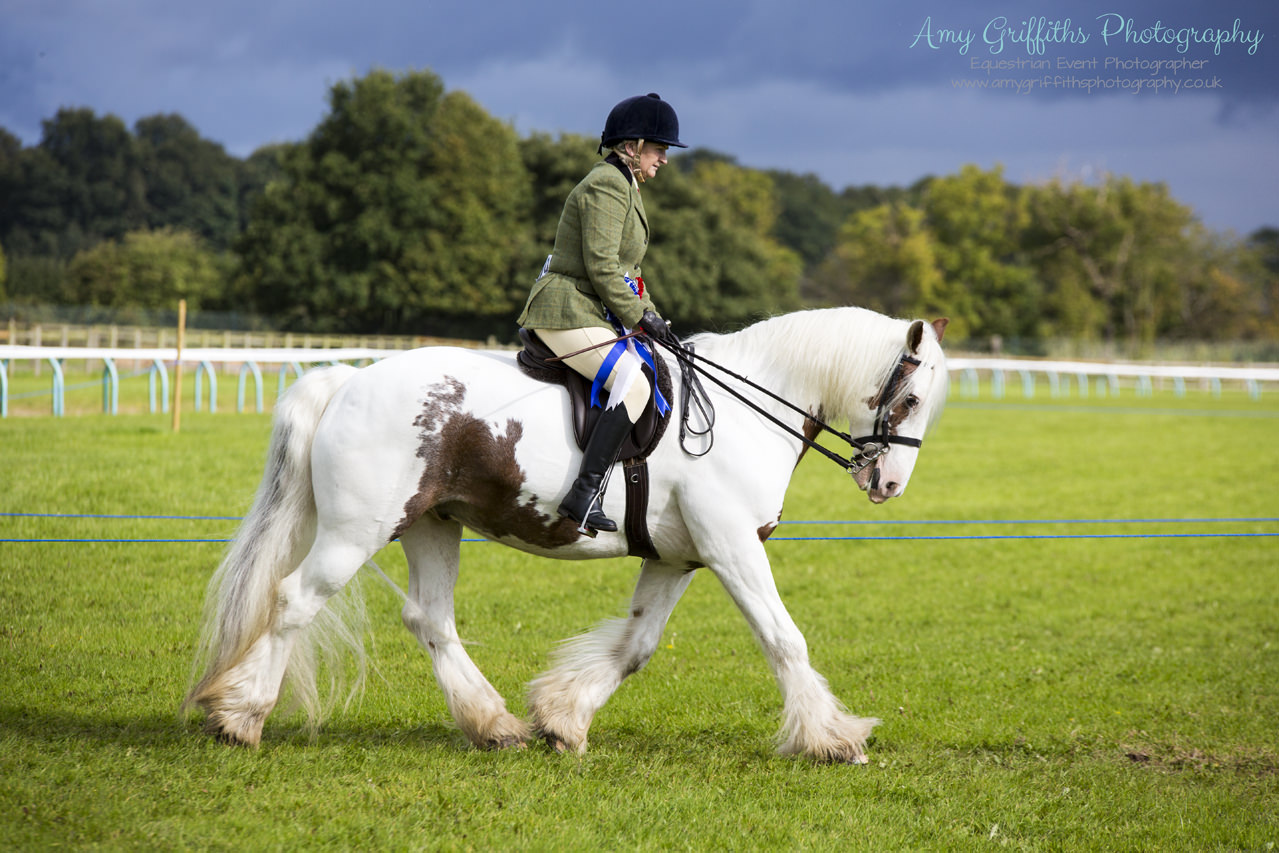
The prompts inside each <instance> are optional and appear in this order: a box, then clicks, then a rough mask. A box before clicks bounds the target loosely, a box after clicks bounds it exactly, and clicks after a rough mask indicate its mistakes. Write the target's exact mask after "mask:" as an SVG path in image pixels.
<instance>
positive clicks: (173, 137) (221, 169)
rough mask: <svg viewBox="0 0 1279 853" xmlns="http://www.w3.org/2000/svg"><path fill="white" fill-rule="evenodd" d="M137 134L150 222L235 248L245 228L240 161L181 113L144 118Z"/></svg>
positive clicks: (222, 247)
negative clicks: (233, 244) (204, 136)
mask: <svg viewBox="0 0 1279 853" xmlns="http://www.w3.org/2000/svg"><path fill="white" fill-rule="evenodd" d="M134 134H135V137H136V139H137V146H138V157H139V161H140V163H141V166H142V169H143V172H144V174H145V188H146V190H145V191H146V203H147V210H146V220H147V225H148V226H149V227H150V228H162V227H169V228H177V229H180V230H185V231H191V232H193V233H196V234H199V235H200V236H201V237H203V238H204V239H205V240H207V241H209V243H210V244H212V245H213V246H214V247H215V248H218V249H226V248H229V247H230V245H231V242H232V241H233V240H234V239H235V237H236V235H237V234H238V233H239V231H240V216H239V209H238V203H237V197H238V195H239V191H240V187H239V175H238V172H239V169H238V168H237V161H236V160H235V159H234V158H233V157H231V156H230V155H228V154H227V153H226V151H225V150H224V149H223V148H222V146H221V145H218V144H217V143H216V142H210V141H209V140H207V139H202V138H201V137H200V134H199V133H198V132H197V131H196V129H195V128H194V127H192V126H191V125H190V124H189V123H187V121H186V119H184V118H182V117H181V116H179V115H154V116H149V117H147V118H143V119H140V120H138V122H137V123H136V124H135V125H134Z"/></svg>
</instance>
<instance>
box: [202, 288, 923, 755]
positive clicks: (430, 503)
mask: <svg viewBox="0 0 1279 853" xmlns="http://www.w3.org/2000/svg"><path fill="white" fill-rule="evenodd" d="M944 328H945V321H936V322H934V323H932V324H929V323H926V322H924V321H921V320H916V321H914V322H909V321H905V320H896V319H891V318H888V317H884V316H882V315H879V314H875V313H873V312H870V311H865V310H861V309H855V308H841V309H829V310H820V311H805V312H799V313H795V314H789V315H785V316H782V317H776V318H773V319H771V320H767V321H765V322H762V323H759V324H756V325H754V326H751V327H749V328H747V329H745V330H743V331H740V332H737V333H735V334H730V335H699V336H697V337H695V338H694V339H692V340H693V342H694V343H695V344H696V350H697V353H698V355H699V357H705V358H706V359H708V360H710V361H713V362H717V363H719V364H724V365H730V366H732V368H733V369H734V370H736V371H738V372H740V373H742V374H745V375H746V376H748V377H749V378H750V379H751V380H753V381H754V382H755V383H757V384H758V385H760V386H762V387H764V388H768V389H771V390H773V391H776V392H778V393H779V394H781V395H783V396H784V397H785V398H786V399H787V400H789V401H791V402H792V403H794V404H795V405H796V406H798V407H799V409H800V410H801V411H803V412H807V413H809V415H811V416H812V417H814V418H816V417H821V418H824V419H839V420H844V419H846V420H847V421H848V422H849V424H850V434H851V435H853V436H858V435H866V434H868V433H870V432H871V430H872V429H874V430H875V431H876V432H877V433H878V432H880V431H881V429H882V431H883V432H884V433H885V434H888V433H891V434H893V435H896V436H901V437H903V438H904V439H906V443H902V444H894V445H892V450H891V452H889V453H887V454H885V455H883V456H881V457H880V458H878V459H877V460H876V461H875V462H874V463H873V464H872V465H868V466H867V467H866V468H865V469H864V470H863V471H861V472H860V473H859V474H858V475H857V477H856V479H857V482H858V485H859V486H860V487H861V488H862V489H864V490H866V491H867V492H868V493H869V496H870V499H871V500H872V501H873V502H876V503H880V502H882V501H884V500H887V499H888V498H892V497H896V496H897V495H900V494H901V493H902V492H903V491H904V490H905V488H906V484H907V482H908V481H909V479H910V475H911V471H912V470H913V468H914V465H915V460H916V458H917V456H918V452H919V451H918V447H917V444H916V446H912V445H911V443H910V441H909V439H911V438H913V439H917V440H922V438H923V436H924V433H925V431H926V430H927V428H928V426H929V425H930V424H931V423H932V422H933V421H934V420H935V419H936V418H937V416H938V415H939V414H940V412H941V409H942V407H943V405H944V403H945V399H946V391H947V372H946V364H945V359H944V356H943V355H942V351H941V347H940V346H939V342H940V339H941V334H942V332H943V330H944ZM908 362H909V365H908V367H907V369H905V370H903V369H902V368H903V366H904V365H907V364H908ZM916 362H917V363H916ZM894 377H895V378H894ZM890 380H891V381H890ZM890 385H891V386H892V387H891V389H890V387H889V386H890ZM889 390H891V399H885V396H886V394H887V393H888V391H889ZM710 395H711V398H712V400H713V402H714V405H715V406H716V407H717V409H718V412H719V417H718V424H717V426H716V427H715V443H714V446H713V448H712V449H711V450H710V452H708V453H706V455H704V456H701V457H693V456H690V455H688V454H687V453H686V452H685V451H684V450H682V449H681V446H680V443H679V442H678V441H677V440H676V439H675V438H674V437H670V436H668V437H667V438H666V440H665V441H664V442H663V443H661V444H659V445H658V447H657V448H656V450H655V451H654V452H653V454H652V455H651V457H650V458H649V467H650V469H651V471H652V482H651V484H650V495H649V507H648V510H649V512H648V518H649V527H650V532H651V535H652V540H653V544H654V545H655V546H656V549H657V552H658V553H659V554H660V555H661V559H649V560H645V561H644V563H643V566H642V568H641V571H640V576H639V580H638V583H637V585H636V588H635V593H634V596H633V598H632V600H631V606H630V610H629V613H628V615H627V616H626V617H625V618H622V619H616V620H611V621H606V622H604V623H603V624H601V625H600V626H599V627H597V628H595V629H594V630H592V631H590V632H588V633H587V634H585V635H583V636H580V637H577V638H575V639H573V640H570V641H568V642H567V643H566V644H565V645H564V646H563V648H562V649H561V651H560V654H559V656H558V657H557V659H556V661H555V664H554V666H553V667H552V668H551V669H550V670H549V671H548V672H546V673H545V674H543V675H541V676H539V677H537V678H536V679H534V681H533V682H532V684H531V685H530V688H529V693H528V707H529V711H530V717H531V719H530V720H529V721H528V722H526V721H525V720H523V719H521V718H520V717H517V716H515V715H513V714H511V713H510V712H509V711H508V710H507V708H506V704H505V702H504V701H503V699H502V697H501V696H500V695H499V694H498V693H497V691H496V690H494V689H493V687H492V686H491V685H490V684H489V682H488V681H487V680H486V679H485V677H484V676H483V674H481V673H480V671H479V669H478V668H477V667H476V666H475V664H474V663H473V662H472V660H471V658H470V657H469V656H468V655H467V653H466V650H465V648H464V647H463V645H462V642H461V640H460V639H459V638H458V634H457V630H456V627H455V624H454V616H453V588H454V584H455V582H456V580H457V575H458V563H459V559H460V544H459V543H460V541H461V539H462V529H463V526H464V525H465V526H466V527H469V528H471V529H472V530H475V531H478V532H480V533H482V534H483V535H484V536H486V537H488V538H490V539H492V540H495V541H497V542H501V543H502V544H505V545H509V546H511V547H513V548H518V549H520V550H522V551H526V552H528V553H531V554H538V555H542V556H547V557H555V558H558V559H573V560H579V559H591V558H595V557H617V556H621V555H625V554H626V553H627V542H626V539H625V536H624V535H623V533H622V532H619V533H611V534H610V533H602V534H600V535H599V536H598V537H595V538H588V537H585V536H583V535H581V534H580V533H579V532H578V530H577V527H576V524H575V523H574V522H572V521H570V520H568V519H564V518H561V517H560V516H559V515H558V514H557V513H556V509H555V508H556V505H557V504H558V502H559V500H560V498H561V496H562V495H563V494H564V492H565V490H567V489H568V487H569V485H570V483H571V481H572V479H573V475H574V473H575V472H576V471H577V467H578V465H577V460H578V450H577V448H576V445H575V444H574V442H573V437H572V435H571V430H570V428H569V426H568V395H567V392H566V391H565V390H564V389H563V388H562V387H560V386H556V385H550V384H545V383H541V382H537V381H535V380H533V379H530V378H528V377H526V376H525V375H524V374H523V373H522V372H521V371H520V370H519V369H518V368H517V367H516V365H515V359H514V356H513V354H510V353H496V352H482V351H474V350H464V349H454V348H445V347H433V348H425V349H419V350H413V351H410V352H406V353H403V354H399V355H396V356H394V357H391V358H388V359H386V360H384V361H380V362H377V363H375V364H372V365H370V366H369V367H365V368H363V369H359V370H357V369H355V368H352V367H348V366H343V365H339V366H334V367H328V368H322V369H317V370H314V371H311V372H308V373H307V374H306V375H305V376H303V377H302V379H301V380H299V381H298V382H297V383H296V384H295V385H294V386H293V387H292V388H290V389H289V391H288V393H287V394H286V395H285V396H284V397H283V398H282V399H281V400H280V402H279V404H278V406H277V408H276V415H275V426H274V430H273V433H272V437H271V444H270V449H269V450H268V458H267V467H266V472H265V474H264V476H263V480H262V484H261V486H260V488H259V491H258V494H257V497H256V499H255V501H254V503H253V506H252V508H251V510H250V511H249V513H248V515H247V516H246V518H245V520H244V522H243V525H242V527H241V528H240V531H239V534H238V535H237V536H236V538H235V541H234V542H233V544H232V545H231V547H230V549H229V551H228V553H227V555H226V557H225V559H224V560H223V562H222V564H221V566H220V567H219V568H218V570H217V572H216V573H215V575H214V577H213V579H212V581H211V582H210V585H209V593H208V601H207V603H206V619H205V630H204V635H203V642H202V654H201V659H200V661H199V666H200V667H201V671H202V673H203V675H202V676H201V677H200V678H199V680H198V683H197V684H196V685H195V686H194V687H193V688H192V690H191V692H190V694H189V695H188V697H187V700H186V703H185V706H184V707H190V706H192V705H199V706H200V707H201V708H203V709H204V711H205V713H206V715H207V726H208V728H209V730H210V731H211V732H213V733H214V734H216V735H217V736H218V737H220V738H222V739H224V740H227V741H230V742H233V743H242V744H250V745H256V744H257V743H258V742H259V740H260V738H261V733H262V725H263V722H264V720H265V719H266V717H267V715H268V714H269V713H270V712H271V710H272V709H273V708H274V707H275V704H276V701H277V699H278V697H279V696H280V693H281V689H282V686H283V684H284V682H285V681H286V680H287V681H288V682H289V685H290V686H291V688H292V690H293V695H294V697H295V699H296V700H297V701H299V702H300V703H301V704H302V706H303V707H304V708H305V709H306V710H307V712H308V713H309V714H310V718H311V720H312V722H313V723H314V722H315V720H316V719H317V718H318V716H319V714H320V712H321V707H320V701H319V696H318V691H317V688H316V672H317V669H318V666H317V654H316V651H317V649H319V650H324V649H326V648H327V649H329V650H332V648H334V647H337V648H341V649H346V648H348V647H349V648H350V649H351V650H353V651H354V653H355V656H356V659H357V660H358V661H359V662H360V664H361V667H362V665H363V648H362V642H361V637H362V633H361V631H360V630H358V629H353V628H352V627H351V626H350V625H349V624H347V623H346V622H344V621H343V614H341V613H339V612H336V609H335V608H334V607H333V606H332V605H331V606H329V607H326V606H325V605H326V602H330V599H331V598H332V597H333V596H334V595H335V593H337V592H339V591H340V590H341V589H342V588H343V587H344V586H345V585H346V584H347V582H348V581H350V580H351V578H352V577H353V576H354V575H355V574H356V572H357V571H359V569H360V567H361V566H363V565H364V564H365V563H366V561H368V560H369V558H370V557H371V556H372V555H373V554H374V553H376V552H377V551H378V550H379V549H381V548H382V547H383V546H385V545H386V544H387V543H388V542H391V541H393V540H395V539H399V541H400V544H401V545H402V547H403V548H404V552H405V555H406V556H407V558H408V565H409V589H408V593H407V595H406V597H405V605H404V610H403V620H404V624H405V625H406V626H407V627H408V628H409V630H410V631H412V632H413V633H414V634H415V635H416V636H417V638H418V640H419V641H420V642H421V644H422V645H423V646H424V647H425V648H426V650H427V652H428V653H429V654H430V657H431V662H432V664H433V667H434V671H435V677H436V680H437V681H438V683H439V685H440V688H441V689H442V690H443V691H444V696H445V698H446V700H447V702H448V707H449V711H450V712H451V714H452V715H453V718H454V719H455V720H456V721H457V724H458V726H459V727H460V728H461V730H462V731H463V732H464V733H465V734H466V736H467V737H468V738H469V739H470V740H471V741H472V742H473V743H475V744H476V745H479V746H486V747H494V746H496V747H501V746H511V745H516V744H522V743H524V742H525V741H527V740H530V739H531V738H533V737H535V736H540V737H543V738H545V739H546V741H547V742H548V743H550V744H551V745H552V746H554V747H555V748H557V749H560V750H565V749H567V750H575V751H578V752H581V751H583V750H585V748H586V743H587V730H588V729H589V727H590V725H591V721H592V719H593V718H594V716H595V714H596V712H597V711H598V710H599V709H600V708H601V707H602V706H603V704H604V703H605V702H606V701H607V700H608V698H609V697H610V696H611V695H612V693H613V691H614V690H616V689H617V687H618V685H619V684H621V682H622V680H623V679H624V678H626V677H627V676H628V675H630V674H632V673H634V672H636V671H638V670H639V669H641V668H642V667H643V666H644V665H645V664H646V663H647V662H648V660H649V658H650V657H651V656H652V654H653V652H654V650H655V649H656V648H657V645H658V642H659V640H660V638H661V635H662V632H663V630H664V627H665V625H666V622H667V619H668V618H669V616H670V613H671V611H672V609H673V608H674V607H675V604H676V603H677V602H678V601H679V599H680V596H681V595H682V594H683V592H684V590H685V589H686V588H687V587H688V584H689V581H690V580H691V578H692V577H693V574H694V572H695V571H696V569H698V568H701V567H705V568H707V569H708V570H709V571H710V572H712V573H713V574H714V575H715V576H716V577H717V578H718V579H719V580H720V582H721V583H722V584H723V586H724V588H725V589H726V590H727V591H728V594H729V595H730V596H731V597H732V599H733V601H735V602H736V603H737V606H738V607H739V608H740V609H741V611H742V613H743V614H744V615H745V617H746V619H747V621H748V622H749V623H750V626H751V629H752V630H753V631H754V633H755V636H756V637H757V638H758V640H759V643H760V645H761V646H762V648H763V650H764V654H765V657H766V658H767V660H768V663H769V665H770V666H771V668H772V670H773V674H774V675H775V676H776V679H777V684H778V686H779V688H780V690H781V693H782V697H783V700H784V711H783V721H782V728H781V751H782V752H783V753H788V754H789V753H796V754H804V755H809V756H812V757H814V758H816V759H818V760H821V761H847V762H857V763H860V762H864V761H865V760H866V757H865V756H866V753H865V744H866V739H867V737H868V735H869V734H870V732H871V729H872V727H873V726H874V725H875V724H876V723H877V722H878V721H877V720H875V719H870V718H862V717H855V716H851V715H849V714H847V713H846V712H845V711H844V709H843V707H842V706H841V705H840V703H839V701H838V700H836V698H835V697H834V696H833V695H832V694H831V691H830V689H829V688H828V686H827V683H826V680H825V679H824V678H823V677H822V676H821V675H820V674H818V673H817V672H816V671H815V670H814V669H813V668H812V666H810V665H809V661H808V648H807V645H806V643H805V640H804V637H803V635H802V634H801V633H800V631H799V629H798V628H797V627H796V626H795V623H794V622H793V621H792V620H791V617H790V615H789V614H788V613H787V611H786V608H785V606H784V605H783V603H782V600H781V598H780V596H779V595H778V592H777V587H776V585H775V583H774V581H773V576H772V571H771V568H770V566H769V562H768V556H767V554H766V552H765V549H764V541H763V540H764V539H766V538H767V535H768V533H770V532H771V531H772V529H773V528H774V527H775V526H776V523H777V521H778V519H779V518H780V517H781V511H782V501H783V499H784V497H785V494H786V487H787V485H788V483H789V482H790V478H791V474H792V472H793V471H794V469H795V466H796V464H797V463H798V461H799V459H800V457H801V456H802V455H803V452H804V450H805V447H806V446H805V444H804V443H803V442H802V441H801V440H799V439H797V438H796V437H795V435H794V432H796V431H800V430H802V429H803V427H804V425H805V420H806V418H805V416H804V415H802V414H798V413H796V412H795V411H794V410H792V409H789V408H787V407H786V406H783V405H781V404H780V403H778V402H776V401H773V400H770V399H769V398H767V397H764V396H762V395H756V394H753V393H752V394H748V396H751V397H758V400H757V401H756V402H757V404H758V406H759V409H760V410H758V411H757V410H756V409H753V408H751V407H749V406H747V405H746V404H745V403H743V402H742V401H741V400H738V399H736V398H734V397H732V396H730V395H728V394H725V393H724V392H723V390H721V389H718V388H712V389H711V391H710ZM673 404H674V412H678V411H679V400H678V399H677V400H675V401H673ZM761 411H763V412H766V413H768V414H769V415H771V416H772V417H773V418H775V419H776V421H770V420H769V419H768V418H766V417H765V416H764V415H763V414H761ZM877 415H879V416H880V421H881V423H879V424H876V419H877ZM673 416H674V413H673ZM778 422H780V423H781V424H783V425H785V426H787V427H788V429H783V428H782V427H781V426H779V425H778ZM623 501H624V494H623V490H622V489H621V488H620V487H617V488H613V489H611V490H609V491H608V493H607V495H606V498H605V506H604V510H605V512H606V514H608V515H610V516H613V517H620V515H621V514H622V513H623V506H622V502H623ZM343 598H347V596H343ZM348 653H349V652H348Z"/></svg>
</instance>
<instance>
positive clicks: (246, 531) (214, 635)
mask: <svg viewBox="0 0 1279 853" xmlns="http://www.w3.org/2000/svg"><path fill="white" fill-rule="evenodd" d="M354 372H355V368H354V367H351V366H350V365H345V364H339V365H334V366H332V367H326V368H321V369H317V370H311V371H308V372H307V373H306V374H305V375H304V376H302V378H301V379H299V380H298V381H297V382H296V383H294V385H293V386H292V387H291V388H290V389H289V390H288V392H287V393H285V394H284V396H282V397H281V398H280V400H279V401H278V402H277V403H276V407H275V418H274V426H273V428H272V431H271V441H270V445H269V447H268V450H267V460H266V471H265V473H264V474H263V476H262V483H261V484H260V485H259V486H258V492H257V496H256V497H255V498H254V499H253V506H252V507H251V508H250V509H249V512H248V514H247V515H246V516H245V517H244V521H243V522H242V523H241V525H240V529H239V531H238V532H237V533H236V536H235V539H234V540H233V542H232V543H231V546H230V548H229V549H228V550H227V553H226V556H225V557H224V558H223V560H222V563H221V565H219V566H218V569H217V571H216V572H214V574H213V577H212V579H211V580H210V581H209V587H208V592H207V593H206V596H205V603H204V624H203V628H202V630H201V635H200V645H199V651H198V653H197V656H196V661H195V667H194V671H193V673H192V681H193V682H195V685H194V686H193V687H192V688H191V690H190V691H189V692H188V693H187V697H186V699H185V700H184V701H183V703H182V710H183V711H187V710H190V709H191V708H192V706H194V705H196V704H207V701H206V700H209V699H210V698H211V697H216V696H217V695H218V693H219V692H220V691H221V689H222V686H221V682H222V680H223V678H224V676H226V674H227V673H228V671H229V670H231V669H232V668H233V667H235V666H236V665H237V664H238V663H240V661H241V660H242V659H243V658H244V656H245V655H246V654H247V653H248V651H249V648H250V647H251V646H252V645H253V644H254V642H256V641H257V639H258V638H259V637H261V636H262V635H263V634H264V633H265V632H266V631H268V630H269V629H270V627H271V619H272V616H273V614H274V610H275V606H276V591H277V587H278V585H279V583H280V581H281V580H282V579H283V578H284V577H285V576H287V575H288V574H289V573H290V572H292V571H293V570H294V569H295V568H296V567H297V565H298V563H300V562H301V561H302V558H303V557H305V556H306V553H307V551H308V550H310V547H311V544H312V542H313V541H314V540H315V529H316V513H315V493H314V491H313V489H312V483H311V444H312V441H313V440H314V438H315V433H316V428H317V427H318V426H319V423H320V417H321V415H323V414H324V410H325V407H327V406H328V404H329V401H330V400H332V398H333V396H334V395H335V394H336V393H337V391H338V389H339V388H340V387H341V386H342V384H343V383H345V382H346V381H347V380H348V379H350V378H351V375H352V374H353V373H354ZM342 598H348V597H347V596H343V597H342ZM331 604H334V605H336V604H338V602H337V601H333V602H331ZM330 621H332V620H330ZM337 621H338V623H339V625H340V624H341V621H342V620H341V616H340V614H339V615H337ZM328 627H329V628H330V629H331V628H332V627H333V626H331V625H330V626H328ZM308 633H309V632H308ZM337 633H338V634H340V635H345V636H344V637H343V639H346V640H348V642H349V638H350V636H351V635H352V632H350V631H346V632H343V631H338V632H337ZM354 636H355V637H356V638H357V639H356V645H357V652H358V653H359V660H360V661H361V662H362V661H363V654H362V653H363V648H362V646H360V644H359V640H358V638H359V636H360V635H359V634H354ZM302 646H303V648H300V649H295V654H294V655H292V656H291V658H294V659H300V660H299V661H298V662H299V663H300V664H301V666H300V667H296V669H301V670H302V671H301V672H294V671H293V670H295V667H294V666H293V665H292V664H293V661H291V662H290V667H289V669H290V672H289V674H288V676H287V677H288V680H289V681H290V682H291V683H292V686H293V688H294V690H293V692H294V699H295V701H297V702H298V703H299V704H301V705H302V706H304V707H305V708H306V710H307V711H308V715H309V716H310V717H311V720H312V723H314V722H315V720H316V717H317V716H318V703H317V701H316V697H315V666H314V662H313V658H314V656H313V654H311V653H310V650H309V649H308V648H306V644H305V643H303V644H302ZM298 652H301V654H298ZM197 678H198V681H197V680H196V679H197Z"/></svg>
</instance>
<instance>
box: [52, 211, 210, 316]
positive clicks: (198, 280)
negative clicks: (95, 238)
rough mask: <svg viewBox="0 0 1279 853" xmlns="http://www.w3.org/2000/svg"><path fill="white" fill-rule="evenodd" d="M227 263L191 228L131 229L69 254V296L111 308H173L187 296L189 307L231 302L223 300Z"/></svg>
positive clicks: (72, 300) (80, 302)
mask: <svg viewBox="0 0 1279 853" xmlns="http://www.w3.org/2000/svg"><path fill="white" fill-rule="evenodd" d="M227 273H228V264H227V262H226V261H225V260H223V259H221V258H219V256H218V255H216V254H215V253H214V252H212V251H210V250H209V249H208V248H207V247H206V245H205V244H204V242H203V241H202V240H201V238H200V237H199V236H198V235H196V234H193V233H191V232H189V231H174V230H171V229H167V228H166V229H161V230H159V231H132V232H129V233H128V234H126V235H125V236H124V238H123V239H122V240H119V241H116V240H108V241H104V242H101V243H98V244H97V245H95V246H94V247H93V248H90V249H85V250H83V251H81V252H79V253H77V254H76V256H75V257H74V258H72V259H71V262H70V264H69V265H68V269H67V279H68V281H69V282H70V284H71V292H70V293H69V294H68V298H67V299H66V301H67V302H69V303H70V304H75V305H91V306H106V307H112V308H125V307H133V308H153V309H154V308H164V309H168V308H172V307H173V306H175V305H176V304H177V302H178V300H179V299H185V300H186V301H187V305H188V307H189V308H190V310H191V311H198V310H201V309H208V308H227V307H232V306H230V305H228V304H227V303H226V301H225V299H224V298H223V297H224V294H225V283H226V277H227Z"/></svg>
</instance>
